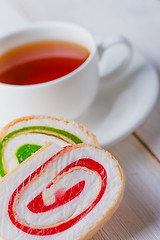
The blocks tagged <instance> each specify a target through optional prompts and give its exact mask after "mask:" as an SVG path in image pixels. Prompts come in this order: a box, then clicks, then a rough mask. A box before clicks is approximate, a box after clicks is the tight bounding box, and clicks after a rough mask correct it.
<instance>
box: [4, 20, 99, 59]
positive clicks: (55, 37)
mask: <svg viewBox="0 0 160 240" xmlns="http://www.w3.org/2000/svg"><path fill="white" fill-rule="evenodd" d="M45 40H49V41H51V40H52V41H67V42H71V43H77V44H79V45H81V46H84V47H86V48H87V49H88V50H89V52H90V55H91V54H92V53H93V52H94V51H95V43H94V40H93V37H92V36H91V34H90V33H89V32H88V31H87V30H86V29H84V28H82V27H80V26H78V25H75V24H72V23H66V22H45V23H39V24H33V25H32V26H30V27H28V28H26V29H23V30H21V31H17V32H15V33H12V34H9V35H6V36H5V37H3V38H1V39H0V54H3V53H5V52H6V51H9V50H10V49H12V48H15V47H18V46H21V45H24V44H27V43H32V42H37V41H45Z"/></svg>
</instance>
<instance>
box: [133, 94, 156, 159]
mask: <svg viewBox="0 0 160 240" xmlns="http://www.w3.org/2000/svg"><path fill="white" fill-rule="evenodd" d="M135 135H136V136H137V137H138V138H139V140H140V141H141V142H142V143H143V144H144V146H145V147H146V148H147V149H148V150H149V151H150V152H151V153H152V154H153V155H154V156H155V157H156V158H157V160H158V161H160V96H159V98H158V102H157V104H156V106H155V108H154V109H153V111H152V112H151V114H150V115H149V117H148V118H147V119H146V121H145V122H144V123H143V124H142V125H141V126H140V127H139V128H138V129H137V130H136V131H135Z"/></svg>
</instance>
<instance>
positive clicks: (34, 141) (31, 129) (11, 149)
mask: <svg viewBox="0 0 160 240" xmlns="http://www.w3.org/2000/svg"><path fill="white" fill-rule="evenodd" d="M47 142H54V143H56V144H58V145H59V146H62V147H64V146H66V145H69V144H78V143H83V142H84V143H88V144H92V145H94V146H98V147H99V144H98V141H97V139H96V137H95V136H94V135H93V134H92V133H91V132H90V131H89V130H88V129H87V128H86V127H84V126H82V125H80V124H78V123H76V122H74V121H69V120H64V119H58V118H53V117H47V116H29V117H23V118H19V119H16V120H15V121H13V122H11V123H9V124H8V125H7V126H5V127H4V128H3V129H2V131H1V133H0V177H3V176H5V174H6V173H8V172H10V171H12V170H13V169H14V168H15V167H17V166H18V165H19V163H22V162H23V161H24V160H25V159H27V158H28V157H30V156H31V155H32V154H33V153H34V152H36V151H37V150H39V149H40V148H41V147H42V146H43V145H45V144H46V143H47Z"/></svg>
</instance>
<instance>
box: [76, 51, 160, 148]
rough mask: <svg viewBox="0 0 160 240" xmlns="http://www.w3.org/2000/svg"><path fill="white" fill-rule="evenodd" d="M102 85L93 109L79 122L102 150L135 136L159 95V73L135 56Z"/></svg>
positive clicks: (142, 59)
mask: <svg viewBox="0 0 160 240" xmlns="http://www.w3.org/2000/svg"><path fill="white" fill-rule="evenodd" d="M115 78H117V77H116V76H114V79H113V76H112V78H111V77H110V79H109V81H108V79H107V80H106V81H103V82H101V83H100V89H99V91H98V94H97V96H96V99H95V100H94V102H93V104H92V105H91V107H90V108H89V109H88V110H87V111H86V112H85V113H84V114H83V115H82V116H81V117H79V118H78V119H76V120H77V121H78V122H79V123H82V124H84V125H86V126H87V127H88V128H89V129H90V130H91V131H92V132H93V133H94V134H95V135H96V137H97V138H98V140H99V143H100V145H101V146H110V145H113V144H115V143H117V142H118V141H120V140H122V139H123V138H125V137H126V136H127V135H129V134H130V133H131V132H133V131H134V130H135V129H136V128H137V127H138V126H139V125H140V124H141V123H142V122H143V121H144V119H145V118H146V117H147V116H148V114H149V113H150V111H151V110H152V108H153V106H154V104H155V102H156V100H157V97H158V92H159V80H158V75H157V73H156V70H155V69H154V67H153V66H152V64H151V63H150V62H148V60H146V59H145V58H144V57H143V56H142V55H141V54H140V53H138V52H134V56H133V59H132V62H131V64H130V66H129V67H128V68H127V70H126V71H125V72H123V74H121V76H120V77H119V78H121V79H119V81H116V80H115Z"/></svg>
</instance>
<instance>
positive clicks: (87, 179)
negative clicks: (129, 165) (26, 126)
mask: <svg viewBox="0 0 160 240" xmlns="http://www.w3.org/2000/svg"><path fill="white" fill-rule="evenodd" d="M124 182H125V181H124V175H123V171H122V169H121V167H120V166H119V164H118V162H117V161H116V160H115V158H114V157H113V156H112V155H111V154H110V153H108V152H105V151H104V150H102V149H99V148H96V147H94V146H91V145H87V144H84V143H82V144H77V145H70V146H66V147H64V148H63V149H61V148H60V147H59V146H57V145H55V144H50V143H48V144H47V145H45V146H44V147H42V148H41V149H40V150H39V151H38V152H36V153H35V154H33V155H32V156H31V157H30V158H29V159H27V160H26V161H24V162H23V163H22V164H20V165H19V166H18V167H17V168H16V169H14V170H13V171H12V172H11V173H9V174H7V175H6V176H5V177H4V178H3V179H2V180H1V183H0V206H1V209H3V210H2V211H0V235H1V236H2V237H3V238H4V239H6V240H12V239H14V240H16V239H17V240H18V239H25V240H41V239H45V240H52V239H55V240H63V239H64V240H77V239H81V240H86V239H90V238H91V237H92V236H93V234H94V233H96V232H97V231H98V230H99V228H101V227H102V226H103V224H104V223H105V222H106V221H107V220H108V219H109V218H110V217H111V216H112V214H113V213H114V212H115V210H116V209H117V208H118V205H119V203H120V201H121V199H122V196H123V190H124ZM6 186H7V187H8V188H7V190H6Z"/></svg>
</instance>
